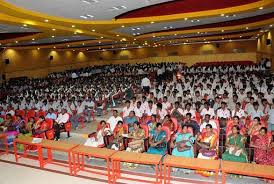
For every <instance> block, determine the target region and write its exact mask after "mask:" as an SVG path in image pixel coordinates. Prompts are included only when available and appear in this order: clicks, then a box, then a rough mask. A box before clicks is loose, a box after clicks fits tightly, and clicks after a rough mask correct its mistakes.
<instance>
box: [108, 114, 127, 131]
mask: <svg viewBox="0 0 274 184" xmlns="http://www.w3.org/2000/svg"><path fill="white" fill-rule="evenodd" d="M118 121H123V119H122V117H120V116H117V117H114V116H111V117H110V118H109V119H108V120H107V122H108V123H109V125H110V129H111V131H112V132H113V130H114V128H115V126H116V125H117V123H118Z"/></svg>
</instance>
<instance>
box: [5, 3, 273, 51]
mask: <svg viewBox="0 0 274 184" xmlns="http://www.w3.org/2000/svg"><path fill="white" fill-rule="evenodd" d="M0 9H1V12H0V47H6V48H9V47H13V48H38V47H39V48H51V49H53V48H54V49H60V50H86V51H97V50H115V49H127V48H128V49H129V48H138V47H156V46H167V45H176V44H190V43H198V42H199V43H200V42H219V41H222V42H223V41H236V40H237V41H240V40H249V39H257V38H258V37H259V36H261V35H262V34H263V33H264V32H265V31H268V30H269V29H272V28H273V27H274V1H273V0H203V1H201V0H51V1H45V0H0Z"/></svg>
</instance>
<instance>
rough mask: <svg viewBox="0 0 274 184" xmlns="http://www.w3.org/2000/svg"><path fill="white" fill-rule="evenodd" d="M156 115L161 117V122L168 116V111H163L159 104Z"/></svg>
mask: <svg viewBox="0 0 274 184" xmlns="http://www.w3.org/2000/svg"><path fill="white" fill-rule="evenodd" d="M156 115H157V116H158V117H160V119H161V120H163V119H164V118H165V116H166V115H167V111H166V110H165V109H163V106H162V104H161V103H158V104H157V108H156Z"/></svg>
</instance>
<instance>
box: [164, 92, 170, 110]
mask: <svg viewBox="0 0 274 184" xmlns="http://www.w3.org/2000/svg"><path fill="white" fill-rule="evenodd" d="M162 105H163V109H165V110H167V111H168V110H171V103H170V102H168V101H167V96H164V98H163V103H162Z"/></svg>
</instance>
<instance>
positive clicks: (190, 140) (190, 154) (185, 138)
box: [172, 133, 195, 158]
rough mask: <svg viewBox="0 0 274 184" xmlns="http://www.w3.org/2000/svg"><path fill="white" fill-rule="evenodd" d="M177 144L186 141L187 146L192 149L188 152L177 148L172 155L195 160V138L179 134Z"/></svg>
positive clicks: (187, 134)
mask: <svg viewBox="0 0 274 184" xmlns="http://www.w3.org/2000/svg"><path fill="white" fill-rule="evenodd" d="M175 136H176V143H178V142H181V141H186V143H185V144H186V146H188V147H190V149H188V150H184V151H178V148H177V146H176V147H175V148H174V149H173V151H172V155H174V156H179V157H187V158H194V151H193V143H194V140H195V138H194V137H193V136H192V135H191V134H190V133H185V134H183V133H177V134H176V135H175Z"/></svg>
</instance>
